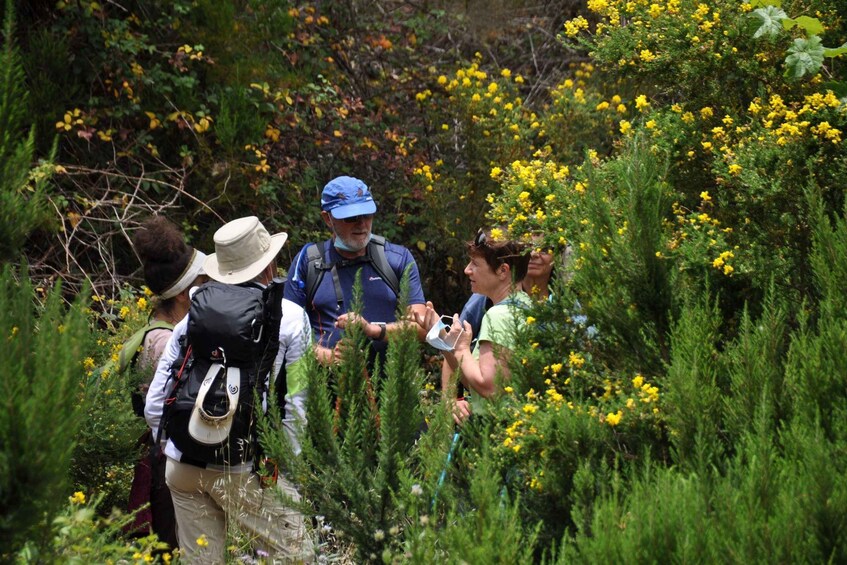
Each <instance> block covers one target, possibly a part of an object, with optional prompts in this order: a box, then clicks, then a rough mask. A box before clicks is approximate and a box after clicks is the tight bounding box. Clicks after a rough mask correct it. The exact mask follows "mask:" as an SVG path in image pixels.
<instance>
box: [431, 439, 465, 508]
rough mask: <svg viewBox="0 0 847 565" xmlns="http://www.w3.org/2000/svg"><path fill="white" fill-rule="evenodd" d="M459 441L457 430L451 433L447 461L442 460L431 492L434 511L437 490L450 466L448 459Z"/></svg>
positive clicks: (451, 456) (451, 457)
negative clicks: (439, 471) (441, 465)
mask: <svg viewBox="0 0 847 565" xmlns="http://www.w3.org/2000/svg"><path fill="white" fill-rule="evenodd" d="M457 443H459V430H456V431H455V432H454V433H453V441H452V442H451V443H450V450H449V451H448V452H447V461H445V462H444V468H443V469H442V470H441V474H440V475H439V476H438V482H437V483H436V484H435V492H433V493H432V512H433V513H434V512H435V501H436V499H437V498H438V491H439V489H440V488H441V485H442V484H444V479H445V478H446V477H447V468H448V467H449V466H450V461H452V460H453V452H454V451H456V444H457Z"/></svg>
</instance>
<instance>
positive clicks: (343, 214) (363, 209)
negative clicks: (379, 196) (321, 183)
mask: <svg viewBox="0 0 847 565" xmlns="http://www.w3.org/2000/svg"><path fill="white" fill-rule="evenodd" d="M321 210H323V211H324V212H329V213H330V214H332V217H333V218H335V219H336V220H343V219H344V218H352V217H353V216H361V215H362V214H373V213H374V212H376V202H374V198H373V196H372V195H371V191H370V190H368V185H366V184H365V183H363V182H362V181H360V180H359V179H357V178H353V177H336V178H334V179H332V180H331V181H329V182H328V183H326V186H325V187H324V190H323V192H322V193H321Z"/></svg>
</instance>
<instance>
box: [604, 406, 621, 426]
mask: <svg viewBox="0 0 847 565" xmlns="http://www.w3.org/2000/svg"><path fill="white" fill-rule="evenodd" d="M622 417H623V412H622V411H620V410H618V411H617V412H615V413H614V414H612V413H611V412H609V413H608V414H606V423H607V424H609V425H610V426H612V427H614V426H617V425H618V424H620V423H621V418H622Z"/></svg>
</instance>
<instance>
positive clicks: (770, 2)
mask: <svg viewBox="0 0 847 565" xmlns="http://www.w3.org/2000/svg"><path fill="white" fill-rule="evenodd" d="M750 5H751V6H753V7H754V8H759V7H761V6H776V7H777V8H779V7H780V6H782V0H750Z"/></svg>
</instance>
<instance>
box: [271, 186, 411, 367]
mask: <svg viewBox="0 0 847 565" xmlns="http://www.w3.org/2000/svg"><path fill="white" fill-rule="evenodd" d="M375 213H376V203H375V202H374V199H373V196H372V195H371V192H370V190H369V189H368V186H367V185H366V184H365V183H364V182H362V181H361V180H359V179H357V178H353V177H348V176H341V177H337V178H334V179H333V180H331V181H329V182H328V183H327V185H326V186H325V187H324V189H323V193H322V194H321V218H323V221H324V223H326V225H327V227H328V228H329V230H330V232H331V233H332V237H331V238H330V239H328V240H326V241H324V242H321V243H317V244H315V243H309V244H306V245H305V246H303V248H302V249H301V250H300V252H299V253H298V254H297V256H296V257H295V258H294V261H293V263H292V264H291V267H290V268H289V270H288V277H289V284H287V285H286V286H285V298H287V299H288V300H291V301H292V302H294V303H296V304H299V305H301V306H302V307H303V308H304V309H305V310H306V313H307V314H308V315H309V320H310V322H311V325H312V329H313V331H314V334H315V336H316V337H317V342H316V344H315V355H316V356H317V359H318V361H320V362H321V363H323V364H332V363H335V362H337V361H338V360H339V356H340V353H341V350H342V348H343V341H341V340H342V338H343V337H344V329H345V328H346V327H347V325H348V324H350V323H354V322H358V323H360V324H361V325H362V328H363V330H364V333H365V335H366V336H367V337H368V338H369V339H370V340H371V343H372V346H373V347H372V349H373V351H374V352H375V353H377V354H384V352H385V350H386V346H387V341H388V338H389V336H390V335H391V333H392V332H393V331H395V330H397V329H399V328H400V327H401V326H402V322H398V321H397V319H396V310H397V295H398V293H399V281H400V280H401V279H402V277H403V275H404V273H406V272H407V271H408V277H409V310H410V314H412V313H417V314H418V315H419V316H421V317H423V315H424V314H425V313H426V304H425V302H426V301H425V299H424V295H423V289H422V288H421V280H420V274H419V273H418V266H417V264H416V263H415V260H414V258H413V257H412V254H411V253H410V252H409V250H408V249H406V248H405V247H403V246H401V245H397V244H393V243H390V242H388V241H386V240H385V238H383V237H381V236H377V235H374V234H373V233H372V232H371V229H372V227H373V218H374V214H375ZM360 270H361V273H362V278H361V281H362V283H361V284H362V301H363V305H362V312H361V316H360V317H359V318H356V319H353V317H352V316H351V315H350V314H348V313H347V312H348V309H349V308H350V306H351V304H352V300H353V285H354V282H355V277H356V273H358V272H359V271H360ZM410 319H411V320H415V319H416V318H415V317H413V316H412V317H411V318H410Z"/></svg>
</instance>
